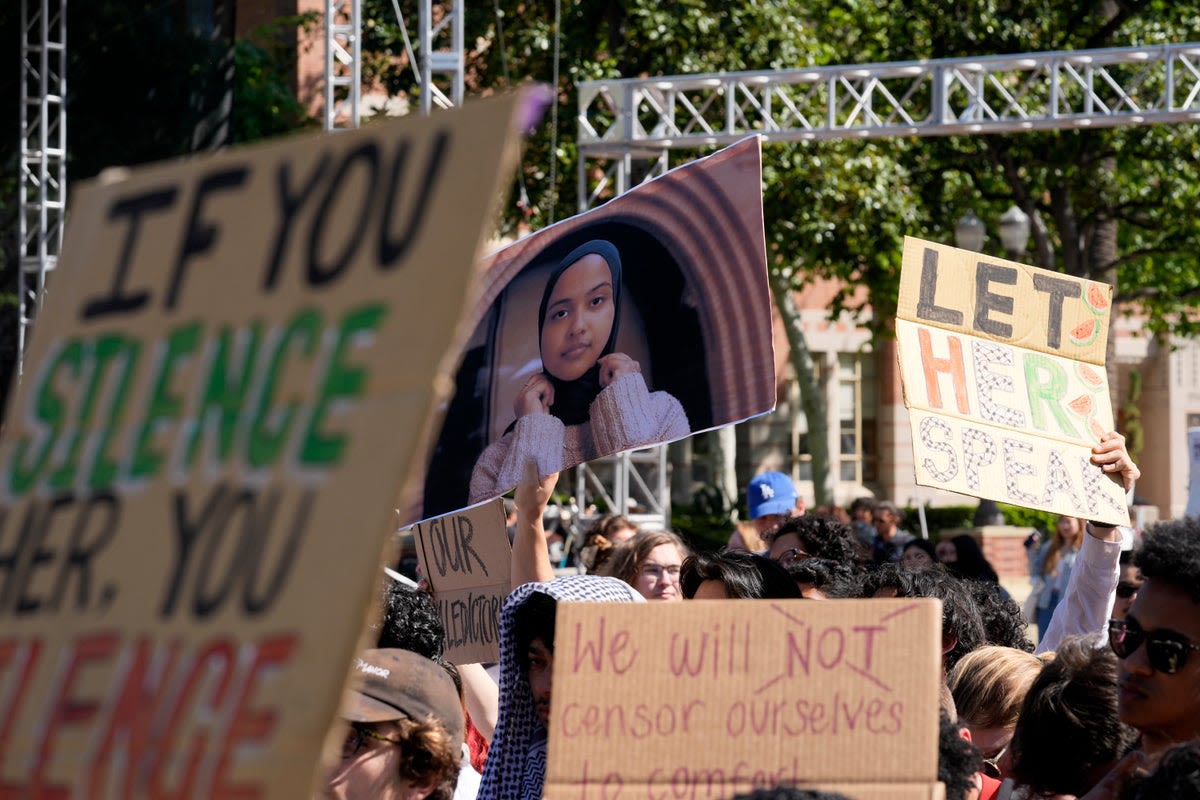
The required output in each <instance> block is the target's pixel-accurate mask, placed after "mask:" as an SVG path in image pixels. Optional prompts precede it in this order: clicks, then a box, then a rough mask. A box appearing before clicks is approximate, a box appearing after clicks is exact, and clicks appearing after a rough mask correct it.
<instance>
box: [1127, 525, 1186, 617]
mask: <svg viewBox="0 0 1200 800" xmlns="http://www.w3.org/2000/svg"><path fill="white" fill-rule="evenodd" d="M1133 563H1134V564H1137V567H1138V569H1139V570H1141V572H1142V577H1144V578H1145V579H1147V580H1157V581H1159V582H1161V583H1170V584H1172V585H1174V586H1177V587H1179V588H1180V589H1182V590H1183V591H1185V592H1187V593H1188V594H1190V595H1191V597H1192V602H1193V603H1200V517H1184V518H1183V519H1176V520H1171V521H1170V522H1159V523H1158V524H1156V525H1155V526H1154V527H1152V528H1150V529H1149V530H1148V531H1146V534H1145V536H1144V537H1143V538H1142V544H1141V546H1140V547H1138V549H1137V551H1136V552H1135V553H1134V556H1133Z"/></svg>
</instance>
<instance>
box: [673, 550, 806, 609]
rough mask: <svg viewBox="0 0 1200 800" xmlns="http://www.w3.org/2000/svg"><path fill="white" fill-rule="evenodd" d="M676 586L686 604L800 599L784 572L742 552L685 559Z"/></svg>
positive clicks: (796, 588) (767, 562)
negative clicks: (690, 601)
mask: <svg viewBox="0 0 1200 800" xmlns="http://www.w3.org/2000/svg"><path fill="white" fill-rule="evenodd" d="M680 585H681V586H682V588H683V596H684V597H685V598H687V599H688V600H761V599H763V598H771V599H785V598H799V597H803V595H801V594H800V589H799V588H798V587H797V586H796V582H795V581H793V580H792V576H790V575H788V572H787V570H786V569H784V568H783V567H781V566H779V564H778V563H776V562H774V561H772V560H771V559H769V558H765V557H763V556H759V555H755V554H753V553H747V552H745V551H744V550H727V551H725V552H723V553H701V554H700V555H698V556H689V557H688V559H687V560H686V561H684V562H683V572H682V573H681V580H680Z"/></svg>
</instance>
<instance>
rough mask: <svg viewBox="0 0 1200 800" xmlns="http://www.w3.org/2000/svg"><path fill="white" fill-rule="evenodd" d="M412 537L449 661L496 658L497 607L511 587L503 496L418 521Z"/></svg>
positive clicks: (483, 660) (497, 653)
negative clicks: (468, 507) (441, 628)
mask: <svg viewBox="0 0 1200 800" xmlns="http://www.w3.org/2000/svg"><path fill="white" fill-rule="evenodd" d="M413 537H414V539H415V540H416V543H417V552H418V553H419V554H420V558H421V571H422V573H423V574H424V576H425V579H426V580H427V581H429V586H430V588H432V589H433V596H434V598H436V602H437V607H438V615H439V616H440V617H441V619H442V626H443V627H444V628H445V629H446V658H447V659H448V660H449V661H450V662H451V663H453V664H476V663H480V662H492V661H499V660H500V606H501V605H503V604H504V598H505V597H507V596H508V592H509V590H510V589H511V588H512V587H511V586H509V567H510V566H511V565H512V546H511V545H510V544H509V541H508V529H507V528H506V526H505V524H504V501H503V500H493V501H492V502H490V503H485V504H483V505H481V506H476V507H475V508H472V509H468V510H467V511H461V512H456V513H453V514H447V515H445V516H442V517H437V518H436V519H431V520H428V521H426V522H423V523H420V524H419V525H415V526H413Z"/></svg>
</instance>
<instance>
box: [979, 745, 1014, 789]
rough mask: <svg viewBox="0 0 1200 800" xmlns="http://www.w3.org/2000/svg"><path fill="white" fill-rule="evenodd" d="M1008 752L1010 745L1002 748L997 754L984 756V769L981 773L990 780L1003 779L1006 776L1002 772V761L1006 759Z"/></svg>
mask: <svg viewBox="0 0 1200 800" xmlns="http://www.w3.org/2000/svg"><path fill="white" fill-rule="evenodd" d="M1006 750H1008V745H1004V747H1001V748H1000V749H999V750H998V751H997V752H996V753H995V754H993V755H991V756H984V757H983V769H981V770H980V772H982V773H983V774H984V775H987V776H988V777H989V778H996V779H997V780H999V779H1001V778H1003V777H1004V776H1003V775H1002V774H1001V772H1000V759H1001V758H1003V757H1004V753H1005V751H1006Z"/></svg>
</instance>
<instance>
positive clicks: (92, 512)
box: [0, 96, 525, 799]
mask: <svg viewBox="0 0 1200 800" xmlns="http://www.w3.org/2000/svg"><path fill="white" fill-rule="evenodd" d="M523 105H525V101H524V100H523V99H522V98H520V97H516V96H514V97H510V98H506V99H501V100H495V101H491V102H488V103H481V104H476V105H471V106H467V107H465V108H463V109H461V110H456V111H454V112H445V113H441V114H438V115H437V116H435V117H431V118H422V119H408V120H403V121H398V122H389V123H386V124H379V125H372V126H370V127H368V128H365V129H363V130H360V131H355V132H347V133H340V134H338V135H319V136H307V137H295V138H291V139H288V140H284V141H281V142H277V143H269V144H265V145H261V146H255V147H248V148H244V149H234V150H230V151H226V152H223V153H221V154H218V155H215V156H212V157H205V158H196V159H191V160H188V161H183V162H177V163H172V164H167V165H156V166H151V167H147V168H143V169H137V170H134V171H132V172H131V173H130V174H129V176H128V177H126V178H125V179H123V180H120V181H114V182H93V183H91V184H88V185H86V186H84V187H82V188H80V189H79V190H77V191H76V192H75V193H74V202H73V206H72V213H71V217H70V222H69V225H68V229H67V237H66V242H65V245H64V248H63V256H62V260H61V261H60V263H59V265H58V269H57V270H56V274H55V276H54V282H53V283H52V284H51V287H50V290H49V292H48V293H47V300H46V304H45V306H44V308H43V309H42V311H41V313H40V315H39V318H38V323H37V327H36V329H35V331H34V336H33V341H32V344H31V347H30V348H29V350H28V354H27V356H26V370H25V377H24V380H23V382H22V383H21V385H20V387H19V392H18V393H17V395H16V398H15V401H14V402H13V406H12V408H11V409H10V414H9V415H8V420H7V425H6V427H5V430H4V438H3V441H2V442H0V494H2V495H3V497H2V498H0V500H2V504H0V509H2V510H0V556H2V560H0V631H2V632H0V795H3V796H16V797H68V796H70V797H98V798H99V797H111V798H140V797H150V796H154V797H158V796H171V797H176V798H231V797H237V798H268V799H269V798H296V797H307V796H309V795H310V793H311V790H312V788H313V787H312V781H313V778H314V774H315V773H316V772H317V770H318V767H319V764H320V760H321V759H320V752H321V745H322V741H323V739H324V737H325V735H326V732H327V731H328V730H329V728H330V725H331V722H332V721H333V719H334V716H335V712H336V709H337V705H338V702H339V699H340V697H341V686H342V684H343V682H344V679H345V677H346V676H347V674H348V672H349V669H350V664H351V660H352V657H353V654H354V652H355V649H356V647H357V646H358V642H359V637H360V634H361V632H362V630H363V627H364V623H365V619H366V613H367V612H366V610H367V606H368V603H369V600H370V599H371V598H372V597H374V596H376V592H377V591H378V589H379V578H378V576H379V574H380V573H379V563H380V552H381V550H382V547H383V543H384V541H385V540H386V538H387V536H388V534H389V529H390V527H391V526H390V521H391V519H392V517H393V513H394V511H393V506H394V501H395V498H396V496H397V494H398V491H399V486H400V484H401V482H402V480H403V479H404V478H405V476H406V474H407V470H408V467H409V465H410V463H411V462H412V461H413V459H414V457H415V456H416V454H417V453H419V452H421V451H422V442H423V440H424V439H426V438H427V436H428V431H427V429H428V427H429V426H428V418H429V414H430V412H431V411H432V410H433V409H434V407H435V406H436V401H437V396H436V393H435V386H437V385H439V381H438V376H439V375H444V374H445V372H446V371H448V369H449V368H451V367H452V362H449V361H448V360H447V353H451V354H452V353H453V352H455V350H456V340H457V339H459V338H460V337H461V326H460V325H459V319H460V317H461V312H462V310H463V307H464V305H465V302H466V298H465V296H464V288H465V287H467V286H469V284H470V281H471V279H472V277H473V274H474V270H475V263H476V259H477V250H478V248H479V247H480V246H481V243H482V242H483V241H484V240H486V238H487V232H486V231H485V230H484V227H485V225H486V223H487V221H488V220H490V219H492V214H493V213H494V205H495V199H496V198H497V197H498V196H499V193H500V189H501V186H502V185H503V183H504V182H505V181H506V180H507V176H508V170H509V168H510V167H511V165H512V163H513V159H514V156H515V139H516V136H515V135H514V129H515V127H516V126H515V120H516V118H517V115H518V112H519V110H520V109H521V108H522V106H523ZM444 383H445V379H444V377H443V378H442V379H441V383H440V385H444Z"/></svg>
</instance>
